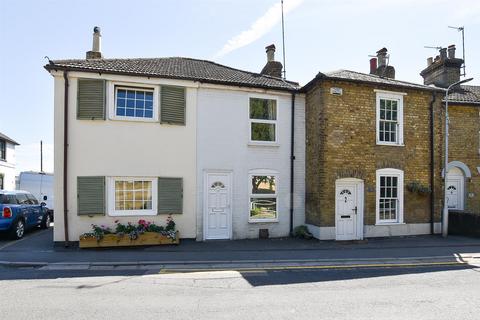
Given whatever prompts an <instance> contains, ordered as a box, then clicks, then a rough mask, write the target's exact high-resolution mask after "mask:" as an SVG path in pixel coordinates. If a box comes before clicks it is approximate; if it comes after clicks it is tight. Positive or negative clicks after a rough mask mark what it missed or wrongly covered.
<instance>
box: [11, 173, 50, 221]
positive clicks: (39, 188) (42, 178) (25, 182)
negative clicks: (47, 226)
mask: <svg viewBox="0 0 480 320" xmlns="http://www.w3.org/2000/svg"><path fill="white" fill-rule="evenodd" d="M17 188H18V189H19V190H25V191H28V192H30V193H31V194H33V195H34V196H35V198H37V199H38V201H39V202H45V204H46V207H47V208H48V210H49V212H50V213H52V215H51V216H53V200H54V199H53V174H51V173H44V172H34V171H24V172H21V173H20V176H19V177H18V187H17Z"/></svg>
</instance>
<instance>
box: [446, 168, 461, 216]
mask: <svg viewBox="0 0 480 320" xmlns="http://www.w3.org/2000/svg"><path fill="white" fill-rule="evenodd" d="M463 181H464V179H463V176H459V175H448V178H447V204H448V209H451V210H463Z"/></svg>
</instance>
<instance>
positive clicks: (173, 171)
mask: <svg viewBox="0 0 480 320" xmlns="http://www.w3.org/2000/svg"><path fill="white" fill-rule="evenodd" d="M274 49H275V48H274V47H273V46H269V47H267V54H268V62H267V65H266V66H265V68H264V70H262V73H252V72H247V71H242V70H238V69H233V68H230V67H226V66H223V65H220V64H217V63H214V62H210V61H205V60H197V59H190V58H155V59H103V58H102V55H101V52H100V31H99V29H98V28H96V29H95V31H94V48H93V50H92V51H89V52H88V53H87V59H78V60H56V61H50V63H49V64H48V65H46V66H45V68H46V69H47V70H48V71H49V72H50V73H51V75H52V76H53V77H54V82H55V97H54V104H55V106H54V108H55V138H54V143H55V155H54V163H55V164H54V166H55V168H54V169H55V172H56V174H55V183H54V193H55V199H56V202H55V210H54V211H55V222H56V224H55V230H54V240H55V241H57V242H63V241H78V237H79V235H80V234H82V233H84V232H87V231H89V229H90V226H91V224H98V225H102V224H103V225H109V226H113V224H114V221H115V220H120V221H122V222H129V221H130V222H136V221H138V220H139V219H145V220H149V221H154V222H156V223H158V224H163V223H164V221H165V219H166V218H167V216H168V215H169V214H172V216H173V219H174V220H175V222H176V224H177V229H178V230H179V231H180V235H181V237H182V238H192V239H197V240H206V239H243V238H256V237H258V236H259V230H260V229H268V233H269V236H271V237H280V236H287V235H288V234H289V233H290V231H291V230H292V228H293V227H294V226H296V225H299V224H303V223H304V194H305V190H304V181H305V177H304V172H305V169H304V166H305V160H304V159H305V125H304V122H305V119H304V106H305V101H304V99H305V98H304V96H303V95H302V94H298V93H296V90H297V89H298V84H297V83H294V82H288V81H285V80H283V79H282V78H281V76H280V74H279V73H278V72H279V70H280V72H281V64H279V63H278V62H276V61H274V57H273V52H274ZM279 68H280V69H279ZM262 232H265V230H263V231H262Z"/></svg>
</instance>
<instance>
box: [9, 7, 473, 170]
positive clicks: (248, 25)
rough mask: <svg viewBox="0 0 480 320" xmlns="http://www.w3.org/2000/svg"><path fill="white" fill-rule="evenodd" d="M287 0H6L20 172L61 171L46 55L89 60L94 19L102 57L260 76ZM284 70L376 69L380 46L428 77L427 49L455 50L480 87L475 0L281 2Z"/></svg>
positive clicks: (404, 75)
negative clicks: (56, 166) (185, 62)
mask: <svg viewBox="0 0 480 320" xmlns="http://www.w3.org/2000/svg"><path fill="white" fill-rule="evenodd" d="M280 12H281V11H280V0H241V1H239V0H157V1H154V0H136V1H134V2H132V1H123V0H84V1H80V0H78V1H74V0H42V1H34V0H31V1H26V0H0V46H1V49H0V97H2V99H1V100H0V132H2V133H4V134H6V135H8V136H10V137H11V138H13V139H14V140H16V141H18V142H19V143H20V146H18V147H17V152H16V158H17V172H21V171H26V170H39V169H40V151H39V149H40V143H39V142H40V140H43V142H44V143H43V144H44V170H45V171H49V172H52V171H53V78H52V77H51V76H50V75H49V74H48V72H47V71H46V70H45V69H44V68H43V66H44V65H45V64H46V62H47V60H46V59H45V56H48V57H49V58H50V59H52V60H53V59H62V58H84V57H85V52H86V51H88V50H90V49H91V45H92V31H93V27H94V26H100V27H101V30H102V53H103V54H104V56H105V57H106V58H133V57H171V56H182V57H192V58H199V59H207V60H213V61H216V62H218V63H221V64H224V65H228V66H232V67H235V68H239V69H244V70H248V71H253V72H259V71H260V70H261V69H262V67H263V66H264V64H265V62H266V54H265V46H267V45H269V44H272V43H274V44H276V46H277V53H276V58H277V60H279V61H281V59H282V56H281V51H282V50H281V48H282V45H281V44H282V41H281V40H282V34H281V15H280ZM284 12H285V50H286V73H287V78H288V79H289V80H294V81H297V82H300V84H306V83H307V82H308V81H309V80H311V79H312V78H313V77H314V76H315V75H316V74H317V73H318V72H328V71H333V70H338V69H348V70H354V71H359V72H365V73H368V71H369V55H372V54H375V52H376V51H377V50H379V49H381V48H383V47H386V48H388V51H389V53H390V65H393V66H394V67H395V69H396V78H397V79H399V80H404V81H411V82H416V83H422V78H421V77H420V75H419V73H420V71H421V70H422V69H424V68H425V67H426V59H427V57H429V56H435V55H436V54H437V52H436V50H435V49H427V48H424V46H434V47H437V46H441V47H446V46H448V45H450V44H456V45H457V53H458V54H461V34H460V33H459V32H458V31H456V30H454V29H449V28H448V26H464V27H465V49H466V71H467V76H469V77H474V78H475V79H474V81H472V82H471V83H470V84H477V85H480V59H479V58H480V41H479V40H478V39H480V1H478V0H456V1H452V0H388V1H386V0H363V1H361V0H284Z"/></svg>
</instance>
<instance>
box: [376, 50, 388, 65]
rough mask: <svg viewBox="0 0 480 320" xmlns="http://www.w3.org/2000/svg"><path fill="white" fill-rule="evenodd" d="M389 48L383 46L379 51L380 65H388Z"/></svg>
mask: <svg viewBox="0 0 480 320" xmlns="http://www.w3.org/2000/svg"><path fill="white" fill-rule="evenodd" d="M387 52H388V50H387V48H382V49H380V50H378V51H377V59H378V67H382V66H385V65H387Z"/></svg>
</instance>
